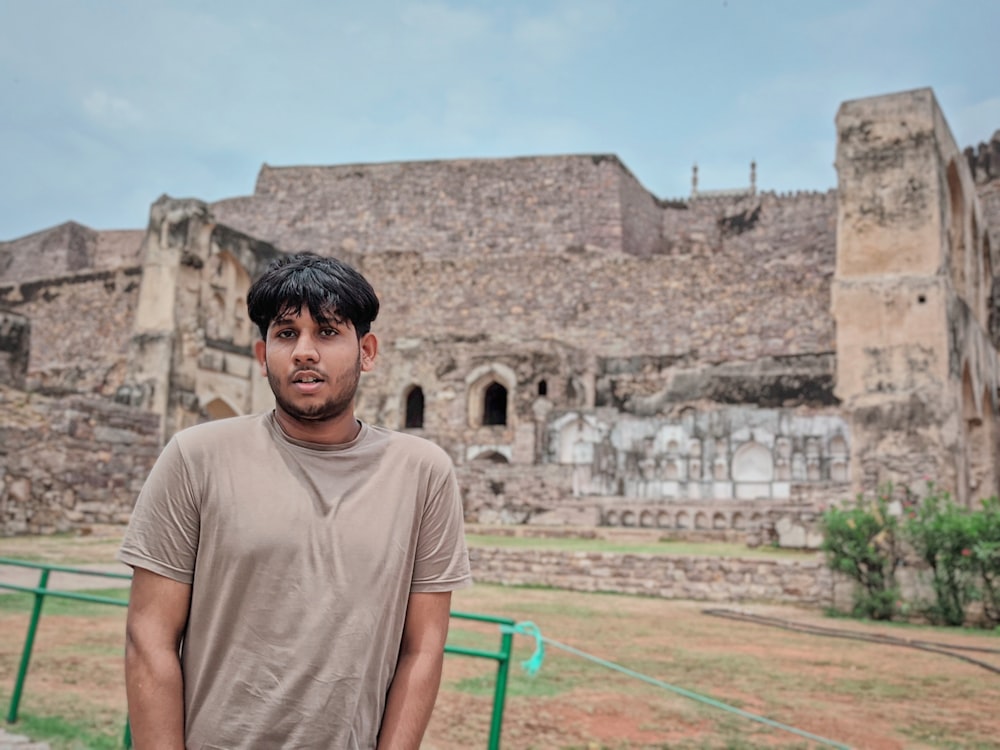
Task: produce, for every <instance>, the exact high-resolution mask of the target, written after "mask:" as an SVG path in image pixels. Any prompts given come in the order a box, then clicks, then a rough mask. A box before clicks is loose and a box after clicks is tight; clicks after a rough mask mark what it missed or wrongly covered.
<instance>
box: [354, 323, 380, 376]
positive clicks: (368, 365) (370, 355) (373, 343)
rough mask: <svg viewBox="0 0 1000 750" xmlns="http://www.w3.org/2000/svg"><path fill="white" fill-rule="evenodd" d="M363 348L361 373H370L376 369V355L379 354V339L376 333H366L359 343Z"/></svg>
mask: <svg viewBox="0 0 1000 750" xmlns="http://www.w3.org/2000/svg"><path fill="white" fill-rule="evenodd" d="M358 344H359V346H360V347H361V372H369V371H371V370H372V369H373V368H374V367H375V355H377V354H378V339H377V338H375V334H374V333H366V334H365V335H364V336H362V337H361V341H359V342H358Z"/></svg>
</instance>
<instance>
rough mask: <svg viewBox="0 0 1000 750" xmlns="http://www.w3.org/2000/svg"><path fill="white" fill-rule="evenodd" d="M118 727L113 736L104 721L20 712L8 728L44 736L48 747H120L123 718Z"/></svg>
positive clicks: (62, 749) (93, 749)
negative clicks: (69, 718) (12, 724)
mask: <svg viewBox="0 0 1000 750" xmlns="http://www.w3.org/2000/svg"><path fill="white" fill-rule="evenodd" d="M0 697H3V699H4V703H6V702H7V701H8V700H9V697H8V696H5V695H3V694H0ZM118 730H119V731H118V734H117V735H116V734H113V732H112V729H111V728H110V727H108V726H107V725H106V724H102V723H98V722H90V721H86V720H83V719H81V720H67V719H63V718H60V717H58V716H36V715H34V714H31V713H24V712H22V713H20V714H19V716H18V721H17V724H16V725H15V726H14V727H12V728H11V731H12V732H13V733H15V734H23V735H27V736H29V737H32V738H44V740H45V741H46V742H48V743H49V745H50V746H51V748H52V750H121V748H122V747H123V746H124V745H123V738H124V735H125V721H124V719H122V723H121V726H120V727H118Z"/></svg>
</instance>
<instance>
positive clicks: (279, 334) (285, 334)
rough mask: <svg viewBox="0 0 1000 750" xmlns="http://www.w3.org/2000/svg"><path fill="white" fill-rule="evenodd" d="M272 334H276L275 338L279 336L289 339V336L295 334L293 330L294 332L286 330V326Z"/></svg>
mask: <svg viewBox="0 0 1000 750" xmlns="http://www.w3.org/2000/svg"><path fill="white" fill-rule="evenodd" d="M274 335H275V336H276V337H277V338H279V339H290V338H291V337H292V336H294V335H295V332H294V331H290V330H288V329H287V328H286V329H285V330H284V331H278V332H277V333H276V334H274Z"/></svg>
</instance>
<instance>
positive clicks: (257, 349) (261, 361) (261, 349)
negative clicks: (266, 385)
mask: <svg viewBox="0 0 1000 750" xmlns="http://www.w3.org/2000/svg"><path fill="white" fill-rule="evenodd" d="M253 353H254V355H256V357H257V364H258V365H260V374H261V375H263V376H264V377H265V378H266V377H267V359H266V356H265V355H266V354H267V344H265V343H264V342H263V341H260V340H258V341H257V342H256V343H255V344H254V345H253Z"/></svg>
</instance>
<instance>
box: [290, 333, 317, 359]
mask: <svg viewBox="0 0 1000 750" xmlns="http://www.w3.org/2000/svg"><path fill="white" fill-rule="evenodd" d="M292 357H293V359H294V360H295V361H296V362H315V361H316V360H317V359H319V354H318V352H317V351H316V342H315V341H314V340H313V337H312V336H311V335H309V334H308V333H302V334H300V335H299V337H298V338H297V339H295V349H294V350H293V351H292Z"/></svg>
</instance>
